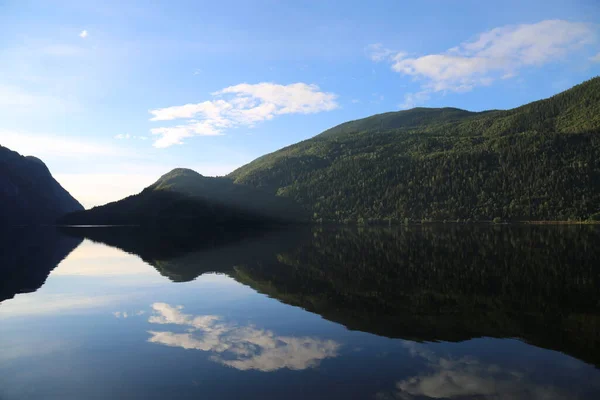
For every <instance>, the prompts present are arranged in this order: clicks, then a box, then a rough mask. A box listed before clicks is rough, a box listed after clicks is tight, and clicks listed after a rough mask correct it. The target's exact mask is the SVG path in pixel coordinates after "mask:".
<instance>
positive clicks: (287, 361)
mask: <svg viewBox="0 0 600 400" xmlns="http://www.w3.org/2000/svg"><path fill="white" fill-rule="evenodd" d="M152 309H153V311H154V314H153V315H152V316H150V318H149V319H148V321H149V322H150V323H154V324H174V325H180V326H185V327H186V328H187V329H186V332H185V333H175V332H169V331H166V332H165V331H149V333H150V334H151V335H152V336H151V337H150V338H149V339H148V341H149V342H151V343H160V344H163V345H166V346H172V347H181V348H184V349H194V350H201V351H209V352H212V353H213V355H212V356H211V360H213V361H215V362H218V363H220V364H222V365H227V366H230V367H233V368H236V369H238V370H242V371H247V370H258V371H264V372H269V371H276V370H279V369H283V368H287V369H291V370H303V369H307V368H311V367H316V366H318V365H319V363H320V362H321V360H324V359H326V358H332V357H337V355H338V349H339V347H340V345H339V343H337V342H335V341H333V340H321V339H316V338H311V337H291V336H278V335H275V334H274V333H273V332H272V331H269V330H264V329H257V328H256V327H254V326H252V325H248V326H238V325H235V324H230V323H225V322H222V320H221V318H220V317H219V316H216V315H198V316H193V315H189V314H184V313H183V312H182V309H183V306H171V305H169V304H166V303H154V304H153V305H152Z"/></svg>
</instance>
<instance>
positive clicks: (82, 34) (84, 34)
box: [79, 29, 88, 39]
mask: <svg viewBox="0 0 600 400" xmlns="http://www.w3.org/2000/svg"><path fill="white" fill-rule="evenodd" d="M79 37H80V38H82V39H85V38H86V37H88V31H86V30H85V29H84V30H82V31H81V33H80V34H79Z"/></svg>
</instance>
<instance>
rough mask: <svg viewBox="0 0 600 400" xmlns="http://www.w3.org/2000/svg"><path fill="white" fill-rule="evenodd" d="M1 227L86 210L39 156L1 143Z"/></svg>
mask: <svg viewBox="0 0 600 400" xmlns="http://www.w3.org/2000/svg"><path fill="white" fill-rule="evenodd" d="M0 205H1V207H0V226H9V225H40V224H53V223H54V222H55V221H56V219H57V218H59V217H61V216H63V215H65V214H66V213H69V212H73V211H80V210H83V206H82V205H81V204H80V203H79V202H78V201H77V200H75V199H74V198H73V197H72V196H71V195H70V194H69V192H67V191H66V190H65V189H64V188H63V187H62V186H60V184H59V183H58V182H57V181H56V180H55V179H54V178H53V177H52V175H51V174H50V171H49V170H48V167H46V165H45V164H44V163H43V162H42V161H41V160H39V159H38V158H35V157H31V156H30V157H23V156H21V155H20V154H19V153H16V152H14V151H11V150H9V149H7V148H6V147H2V146H0Z"/></svg>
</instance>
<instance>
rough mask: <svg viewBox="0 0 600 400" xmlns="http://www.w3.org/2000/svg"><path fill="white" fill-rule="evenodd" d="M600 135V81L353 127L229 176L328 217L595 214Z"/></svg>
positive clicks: (599, 202)
mask: <svg viewBox="0 0 600 400" xmlns="http://www.w3.org/2000/svg"><path fill="white" fill-rule="evenodd" d="M599 134H600V78H594V79H592V80H589V81H587V82H584V83H582V84H581V85H578V86H575V87H573V88H572V89H570V90H567V91H565V92H563V93H560V94H558V95H556V96H554V97H551V98H549V99H546V100H541V101H537V102H534V103H530V104H527V105H524V106H522V107H518V108H515V109H512V110H507V111H486V112H479V113H473V112H468V111H464V110H459V109H454V108H441V109H426V108H415V109H412V110H407V111H399V112H392V113H385V114H380V115H375V116H372V117H368V118H365V119H361V120H357V121H351V122H347V123H344V124H341V125H339V126H337V127H334V128H332V129H329V130H327V131H325V132H323V133H322V134H320V135H318V136H316V137H314V138H312V139H309V140H306V141H303V142H300V143H298V144H295V145H292V146H289V147H286V148H283V149H281V150H279V151H276V152H274V153H271V154H268V155H266V156H263V157H260V158H258V159H257V160H255V161H253V162H251V163H250V164H247V165H245V166H243V167H241V168H239V169H237V170H236V171H234V172H233V173H231V175H230V178H232V179H234V181H235V182H236V183H245V184H249V185H252V186H255V187H261V188H265V189H267V190H269V191H271V192H272V193H276V194H278V195H280V196H288V197H291V198H292V199H294V200H296V201H298V202H299V203H300V204H301V205H302V206H303V207H304V208H305V209H306V210H307V211H309V212H310V214H311V215H312V216H313V219H315V220H324V221H358V222H361V221H368V220H370V219H373V220H388V219H392V220H399V221H404V220H406V219H408V220H411V221H422V220H457V219H460V220H468V219H470V220H479V221H482V220H492V219H494V218H501V219H503V220H567V219H588V218H599V217H600V214H598V213H600V135H599Z"/></svg>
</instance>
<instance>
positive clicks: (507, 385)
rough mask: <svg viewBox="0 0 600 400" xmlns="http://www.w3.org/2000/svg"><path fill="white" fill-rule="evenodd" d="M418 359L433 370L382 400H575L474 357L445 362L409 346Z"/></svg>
mask: <svg viewBox="0 0 600 400" xmlns="http://www.w3.org/2000/svg"><path fill="white" fill-rule="evenodd" d="M405 346H406V347H407V348H408V349H409V352H410V354H411V355H413V356H414V357H418V358H423V359H425V360H426V362H427V364H429V366H430V368H431V370H432V371H431V372H430V373H428V374H421V375H417V376H413V377H410V378H408V379H404V380H402V381H399V382H397V383H396V391H394V392H393V393H390V394H385V393H379V394H378V396H377V398H378V399H381V400H383V399H402V400H414V399H494V400H508V399H511V400H526V399H527V400H562V399H572V398H573V393H570V394H566V393H565V392H563V391H561V390H560V389H559V388H557V387H554V386H552V385H544V384H539V383H535V382H532V381H531V379H528V377H527V375H526V374H525V373H523V372H519V371H515V370H510V369H506V368H501V367H500V366H498V365H494V364H485V363H482V362H480V361H479V360H477V359H474V358H472V357H462V358H460V359H451V358H443V357H439V356H436V355H435V353H433V352H432V351H430V350H428V349H427V348H426V347H424V346H421V345H418V344H416V343H411V342H407V343H406V344H405Z"/></svg>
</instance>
